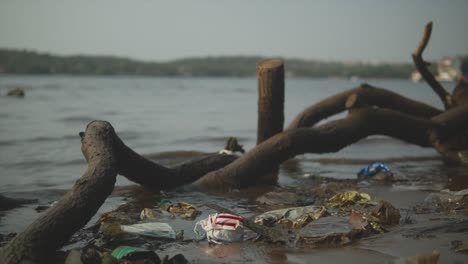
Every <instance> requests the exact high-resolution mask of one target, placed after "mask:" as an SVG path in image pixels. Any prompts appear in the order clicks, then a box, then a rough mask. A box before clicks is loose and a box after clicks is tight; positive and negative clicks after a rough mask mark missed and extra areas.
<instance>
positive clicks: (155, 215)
mask: <svg viewBox="0 0 468 264" xmlns="http://www.w3.org/2000/svg"><path fill="white" fill-rule="evenodd" d="M171 217H172V215H171V214H170V213H168V212H166V211H164V210H158V209H151V208H143V210H142V211H141V213H140V220H142V221H153V220H156V219H168V218H171Z"/></svg>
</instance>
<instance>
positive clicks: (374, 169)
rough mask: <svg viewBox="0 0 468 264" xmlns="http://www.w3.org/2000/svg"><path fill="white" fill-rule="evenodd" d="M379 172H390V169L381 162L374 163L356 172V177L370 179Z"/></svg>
mask: <svg viewBox="0 0 468 264" xmlns="http://www.w3.org/2000/svg"><path fill="white" fill-rule="evenodd" d="M379 172H390V169H389V168H388V166H387V165H385V163H383V162H376V163H372V164H370V165H367V166H365V167H364V168H362V169H361V170H360V171H359V172H358V177H372V176H374V175H375V174H377V173H379Z"/></svg>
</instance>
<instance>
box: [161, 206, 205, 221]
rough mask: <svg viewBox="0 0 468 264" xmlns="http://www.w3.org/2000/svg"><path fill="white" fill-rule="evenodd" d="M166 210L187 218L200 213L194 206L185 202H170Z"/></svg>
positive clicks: (191, 218)
mask: <svg viewBox="0 0 468 264" xmlns="http://www.w3.org/2000/svg"><path fill="white" fill-rule="evenodd" d="M167 211H168V212H170V213H172V214H174V215H179V216H181V217H182V218H185V219H188V220H194V219H195V218H197V216H199V215H201V212H200V211H198V210H197V209H196V208H195V206H193V205H191V204H189V203H185V202H179V203H176V204H171V205H169V206H168V207H167Z"/></svg>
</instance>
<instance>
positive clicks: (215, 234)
mask: <svg viewBox="0 0 468 264" xmlns="http://www.w3.org/2000/svg"><path fill="white" fill-rule="evenodd" d="M199 227H201V228H202V229H203V230H204V232H205V234H204V235H202V234H201V232H200V231H199ZM193 231H194V232H195V234H197V236H198V237H199V238H203V237H205V236H206V238H207V239H208V242H211V243H215V244H223V243H228V242H236V241H242V240H244V218H243V217H242V216H237V215H233V214H212V215H209V216H208V218H206V219H203V220H200V221H198V222H197V223H196V224H195V227H194V229H193Z"/></svg>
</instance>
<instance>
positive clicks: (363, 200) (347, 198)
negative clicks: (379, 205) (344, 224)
mask: <svg viewBox="0 0 468 264" xmlns="http://www.w3.org/2000/svg"><path fill="white" fill-rule="evenodd" d="M353 204H373V203H372V202H371V197H370V195H369V194H367V193H360V192H357V191H349V192H342V193H338V194H336V195H334V196H333V197H331V198H330V199H328V201H327V206H330V207H344V206H348V205H353Z"/></svg>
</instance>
